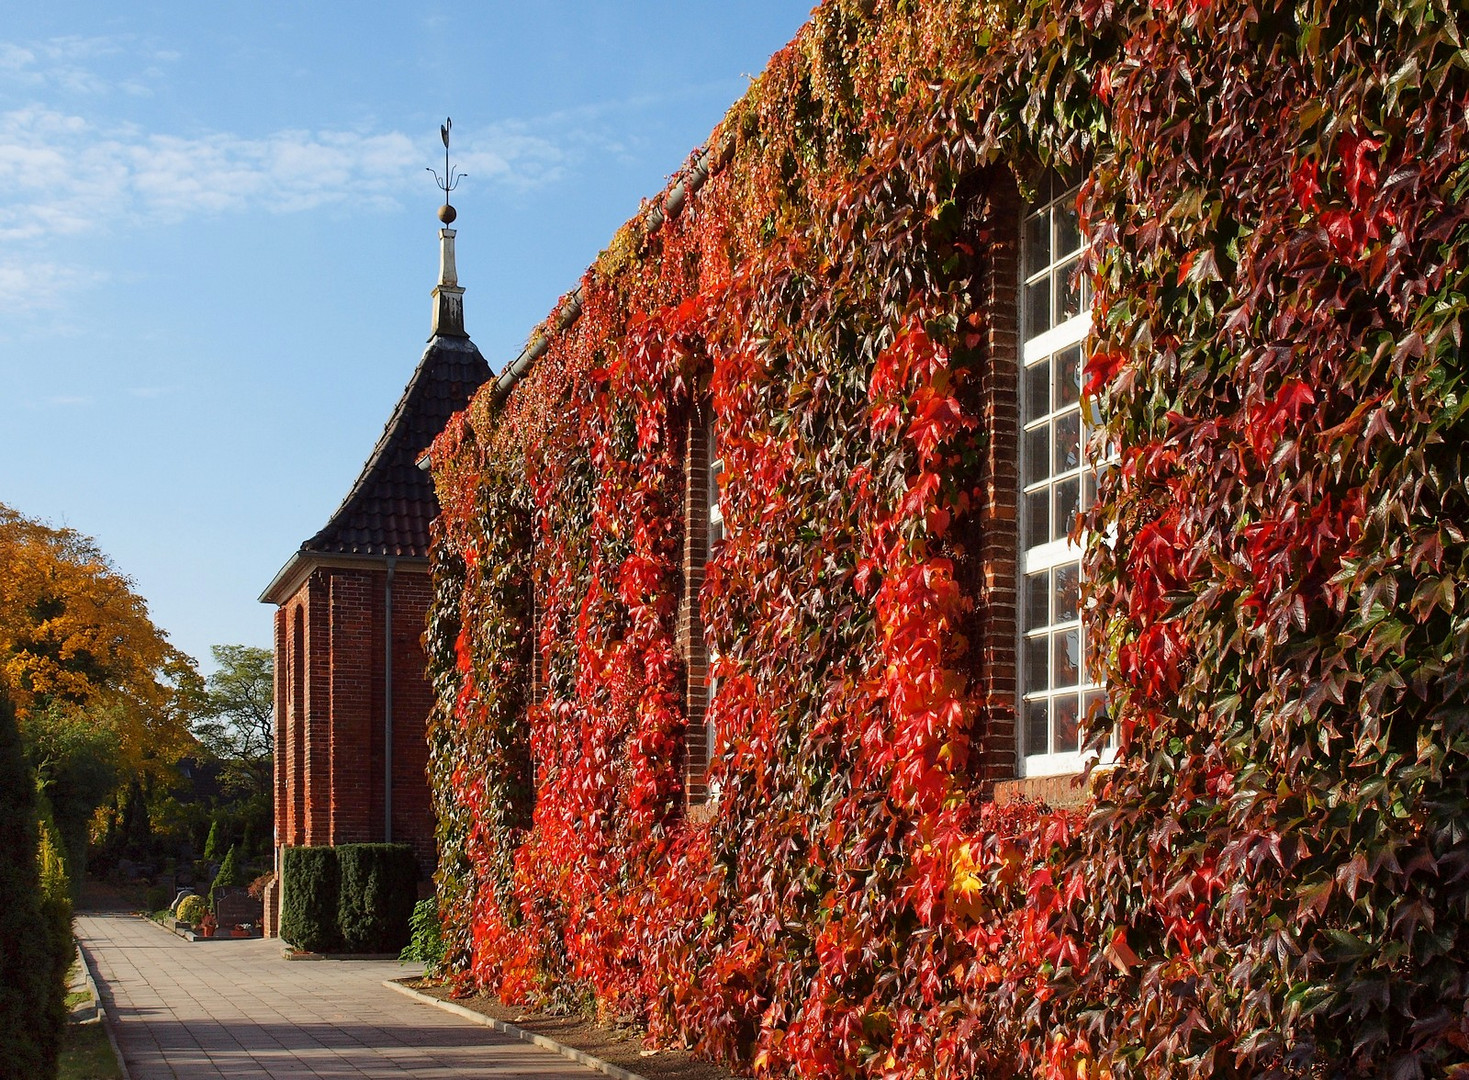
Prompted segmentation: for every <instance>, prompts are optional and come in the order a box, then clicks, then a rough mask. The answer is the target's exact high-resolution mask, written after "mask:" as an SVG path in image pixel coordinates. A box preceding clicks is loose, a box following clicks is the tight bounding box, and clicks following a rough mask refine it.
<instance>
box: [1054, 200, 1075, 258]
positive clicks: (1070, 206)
mask: <svg viewBox="0 0 1469 1080" xmlns="http://www.w3.org/2000/svg"><path fill="white" fill-rule="evenodd" d="M1053 213H1054V214H1055V216H1056V258H1057V259H1064V258H1065V257H1066V256H1067V255H1070V254H1071V253H1072V252H1073V251H1080V250H1081V218H1080V217H1079V216H1078V215H1077V212H1076V196H1075V195H1067V196H1066V197H1065V198H1064V199H1062V200H1061V201H1060V202H1058V203H1057V204H1056V207H1055V210H1054V211H1053Z"/></svg>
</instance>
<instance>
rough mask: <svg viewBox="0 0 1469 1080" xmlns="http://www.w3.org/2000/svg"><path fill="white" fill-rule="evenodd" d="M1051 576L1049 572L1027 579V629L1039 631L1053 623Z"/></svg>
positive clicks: (1029, 575)
mask: <svg viewBox="0 0 1469 1080" xmlns="http://www.w3.org/2000/svg"><path fill="white" fill-rule="evenodd" d="M1050 600H1051V575H1050V572H1049V571H1047V570H1042V571H1041V572H1040V573H1039V574H1027V575H1026V577H1025V629H1027V630H1038V629H1040V628H1041V627H1043V626H1045V625H1047V624H1048V623H1049V622H1050V621H1051V604H1050Z"/></svg>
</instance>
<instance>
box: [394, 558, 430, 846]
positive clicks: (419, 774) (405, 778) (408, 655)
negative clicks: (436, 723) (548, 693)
mask: <svg viewBox="0 0 1469 1080" xmlns="http://www.w3.org/2000/svg"><path fill="white" fill-rule="evenodd" d="M432 594H433V586H432V584H431V582H430V580H429V576H428V573H427V571H426V570H423V571H420V570H411V571H405V570H404V569H403V568H402V567H401V566H400V567H398V569H397V572H396V574H395V575H394V579H393V839H394V840H395V841H396V842H398V843H400V844H409V845H411V846H412V848H413V850H414V853H415V854H416V855H417V856H418V862H419V866H420V867H422V868H423V871H424V873H428V872H429V871H430V870H432V869H433V866H434V862H435V848H434V826H435V819H434V814H433V809H432V804H431V803H430V801H429V787H428V739H427V737H426V735H425V732H426V729H427V725H428V715H429V712H430V710H431V709H432V708H433V689H432V687H430V685H429V682H428V679H427V678H426V677H425V676H424V671H425V669H426V668H427V667H428V661H427V658H426V657H425V656H424V653H423V642H422V639H423V628H424V625H425V623H426V622H427V620H428V608H429V601H430V600H431V598H432Z"/></svg>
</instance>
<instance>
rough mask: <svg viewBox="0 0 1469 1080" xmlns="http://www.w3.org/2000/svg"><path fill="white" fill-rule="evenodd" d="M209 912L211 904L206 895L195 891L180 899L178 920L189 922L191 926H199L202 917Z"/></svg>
mask: <svg viewBox="0 0 1469 1080" xmlns="http://www.w3.org/2000/svg"><path fill="white" fill-rule="evenodd" d="M208 913H209V904H208V902H207V901H205V899H204V897H202V896H200V895H198V894H197V893H195V894H194V895H193V896H186V897H184V898H183V899H182V900H180V901H179V910H178V920H179V922H185V923H188V924H189V925H190V926H198V925H199V922H200V920H201V919H203V918H204V916H205V915H206V914H208Z"/></svg>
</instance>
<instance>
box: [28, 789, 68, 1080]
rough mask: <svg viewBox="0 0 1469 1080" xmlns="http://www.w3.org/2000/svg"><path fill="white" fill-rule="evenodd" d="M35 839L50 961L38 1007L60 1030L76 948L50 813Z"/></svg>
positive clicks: (65, 878) (49, 1025)
mask: <svg viewBox="0 0 1469 1080" xmlns="http://www.w3.org/2000/svg"><path fill="white" fill-rule="evenodd" d="M42 804H43V806H44V800H43V801H42ZM39 840H40V843H39V845H38V848H37V852H36V855H37V858H36V862H37V863H38V865H39V866H40V871H41V921H42V922H44V923H45V925H46V930H45V933H46V952H47V953H48V954H49V957H50V961H51V978H50V979H49V980H48V981H47V983H46V996H45V998H44V999H43V1000H42V1006H41V1011H42V1015H43V1016H44V1017H45V1025H46V1027H47V1030H51V1029H53V1028H54V1029H55V1030H56V1031H57V1032H60V1031H63V1030H64V1029H65V1027H66V1017H67V1008H66V974H67V972H68V971H69V970H70V968H71V965H72V961H73V960H75V959H76V950H77V945H76V936H75V935H74V934H73V933H72V927H71V881H70V879H69V877H68V875H67V872H66V849H65V847H64V846H63V844H62V841H61V833H60V832H59V831H58V830H57V828H56V824H55V822H53V821H52V820H51V818H50V815H43V816H42V817H41V820H40V829H39ZM57 1052H58V1053H59V1052H60V1049H59V1047H58V1051H57Z"/></svg>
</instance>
